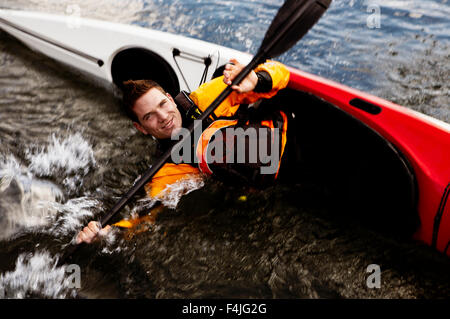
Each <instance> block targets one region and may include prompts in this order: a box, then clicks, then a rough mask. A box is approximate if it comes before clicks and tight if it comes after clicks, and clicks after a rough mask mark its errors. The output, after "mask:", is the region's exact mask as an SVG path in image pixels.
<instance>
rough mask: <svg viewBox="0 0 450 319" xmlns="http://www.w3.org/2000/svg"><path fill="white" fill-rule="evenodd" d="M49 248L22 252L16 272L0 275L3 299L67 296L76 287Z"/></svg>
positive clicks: (17, 262)
mask: <svg viewBox="0 0 450 319" xmlns="http://www.w3.org/2000/svg"><path fill="white" fill-rule="evenodd" d="M57 262H58V260H57V258H55V257H51V256H50V254H49V253H48V252H46V251H42V252H37V253H34V254H21V255H19V257H18V258H17V260H16V266H15V269H14V270H13V271H10V272H6V273H4V274H0V298H20V299H21V298H30V297H39V298H42V297H43V298H55V299H56V298H58V299H60V298H67V297H76V295H77V294H76V290H75V288H74V287H72V286H73V283H72V282H71V281H70V277H69V276H67V273H66V268H65V266H62V267H57Z"/></svg>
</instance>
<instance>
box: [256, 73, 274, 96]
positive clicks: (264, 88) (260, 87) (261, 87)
mask: <svg viewBox="0 0 450 319" xmlns="http://www.w3.org/2000/svg"><path fill="white" fill-rule="evenodd" d="M256 76H257V77H258V83H257V84H256V87H255V88H254V89H253V92H256V93H267V92H270V91H271V90H272V77H271V76H270V74H269V73H268V72H266V71H258V72H256Z"/></svg>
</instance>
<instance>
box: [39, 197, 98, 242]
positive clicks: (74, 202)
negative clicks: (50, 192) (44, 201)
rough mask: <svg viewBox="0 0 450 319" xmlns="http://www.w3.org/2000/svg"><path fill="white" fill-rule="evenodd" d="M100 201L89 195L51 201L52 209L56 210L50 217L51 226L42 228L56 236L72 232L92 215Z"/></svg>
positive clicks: (78, 228)
mask: <svg viewBox="0 0 450 319" xmlns="http://www.w3.org/2000/svg"><path fill="white" fill-rule="evenodd" d="M99 205H100V203H99V202H98V201H97V200H95V199H92V198H89V197H79V198H72V199H70V200H68V201H67V202H66V203H63V204H61V203H57V202H53V203H51V207H52V209H54V210H55V211H57V212H58V214H55V215H54V216H53V218H52V219H51V225H52V227H50V228H48V229H46V230H44V231H45V232H47V233H50V234H52V235H54V236H56V237H59V236H61V235H66V234H70V233H73V232H74V231H76V230H80V229H81V228H82V226H84V223H85V221H86V220H87V219H88V217H93V216H94V213H93V210H94V209H95V208H96V207H98V206H99Z"/></svg>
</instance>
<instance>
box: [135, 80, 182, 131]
mask: <svg viewBox="0 0 450 319" xmlns="http://www.w3.org/2000/svg"><path fill="white" fill-rule="evenodd" d="M133 112H134V113H135V114H136V116H137V118H138V120H139V123H138V122H133V124H134V126H135V127H136V128H137V129H138V130H139V131H141V132H142V133H143V134H146V135H147V134H150V135H153V136H154V137H156V138H157V139H165V138H170V136H171V135H172V134H173V133H174V132H176V131H177V130H178V129H179V128H181V125H182V120H181V114H180V111H178V108H177V105H176V104H175V101H174V100H173V98H172V97H171V96H170V94H168V93H166V94H164V93H163V92H161V91H160V90H158V89H157V88H151V89H150V90H149V91H148V92H147V93H145V94H144V95H142V96H141V97H140V98H139V99H137V100H136V103H135V104H134V106H133Z"/></svg>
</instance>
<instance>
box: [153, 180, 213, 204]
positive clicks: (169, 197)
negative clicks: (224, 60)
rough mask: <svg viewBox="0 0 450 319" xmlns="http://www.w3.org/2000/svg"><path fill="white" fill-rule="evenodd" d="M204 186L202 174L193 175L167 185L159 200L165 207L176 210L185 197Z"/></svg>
mask: <svg viewBox="0 0 450 319" xmlns="http://www.w3.org/2000/svg"><path fill="white" fill-rule="evenodd" d="M203 186H204V180H203V176H202V175H201V174H191V175H188V176H186V177H185V178H183V179H181V180H179V181H177V182H175V183H173V184H170V185H167V186H166V188H165V189H164V190H163V191H162V192H161V195H160V197H158V199H159V200H160V201H161V203H162V204H163V205H164V206H166V207H169V208H172V209H174V208H176V207H177V205H178V202H179V201H180V199H181V197H182V196H183V195H187V194H189V193H190V192H192V191H195V190H196V189H199V188H202V187H203Z"/></svg>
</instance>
